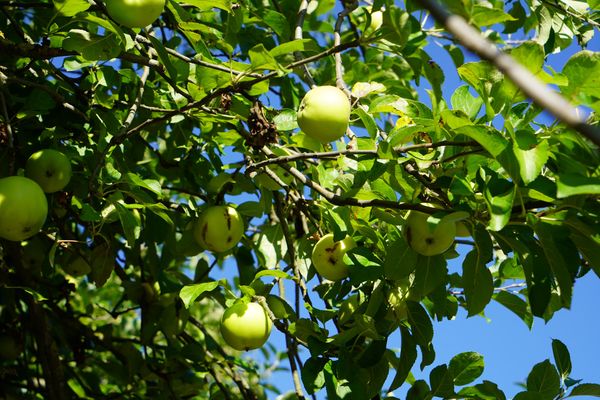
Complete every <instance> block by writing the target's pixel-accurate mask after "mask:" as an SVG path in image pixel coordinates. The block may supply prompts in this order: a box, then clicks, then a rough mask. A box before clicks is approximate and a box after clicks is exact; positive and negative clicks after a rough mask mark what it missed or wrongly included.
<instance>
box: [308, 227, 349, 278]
mask: <svg viewBox="0 0 600 400" xmlns="http://www.w3.org/2000/svg"><path fill="white" fill-rule="evenodd" d="M354 247H356V243H355V242H354V240H353V239H352V238H351V237H350V236H346V237H345V238H344V239H343V240H340V241H337V242H334V240H333V233H329V234H327V235H325V236H323V237H322V238H321V239H320V240H319V241H318V242H317V244H316V245H315V247H314V248H313V252H312V262H313V265H314V266H315V269H316V270H317V272H318V273H319V275H321V276H322V277H323V278H326V279H329V280H330V281H339V280H340V279H344V278H346V277H347V276H348V275H349V269H348V265H347V264H346V263H345V262H344V254H346V252H347V251H348V250H350V249H353V248H354Z"/></svg>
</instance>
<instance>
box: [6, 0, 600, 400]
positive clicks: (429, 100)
mask: <svg viewBox="0 0 600 400" xmlns="http://www.w3.org/2000/svg"><path fill="white" fill-rule="evenodd" d="M405 3H406V6H405V5H403V4H400V2H393V1H391V0H386V1H383V0H375V1H374V2H373V4H372V6H373V8H372V9H373V10H379V9H381V8H382V7H384V18H383V25H382V27H381V28H380V29H378V30H376V31H374V32H370V31H369V30H366V31H367V34H363V33H362V32H364V31H365V28H366V27H367V26H369V24H370V17H369V15H368V13H367V12H366V8H365V5H366V4H362V2H361V4H360V5H359V6H358V7H356V6H357V4H354V3H352V2H340V3H339V4H336V3H335V2H334V1H333V0H324V1H318V2H317V1H310V2H300V1H299V0H281V1H268V0H242V1H240V2H233V1H230V0H213V1H202V0H190V1H177V0H170V1H169V2H167V6H166V8H165V10H164V12H163V14H162V15H161V17H160V18H159V19H158V20H157V21H155V22H154V24H153V25H152V26H150V27H147V28H145V29H142V30H139V29H136V30H132V29H129V28H125V27H122V26H119V25H118V24H116V23H115V22H113V21H111V20H110V19H109V18H108V16H107V13H106V9H105V6H104V4H103V3H101V2H100V1H89V2H88V1H83V0H54V1H53V2H49V1H48V0H39V1H35V0H27V1H24V2H0V11H2V15H3V16H5V17H6V18H0V55H1V57H0V106H1V109H0V177H4V176H10V175H15V174H21V173H22V168H24V167H25V163H26V160H27V159H28V158H29V156H30V155H31V154H32V153H34V152H36V151H38V150H40V149H43V148H54V149H58V150H60V151H62V152H63V153H64V154H66V155H67V156H68V157H69V158H70V160H71V163H72V166H73V177H72V179H71V182H70V183H69V185H68V186H67V187H66V189H65V190H64V191H61V192H57V193H53V194H48V195H47V197H48V201H49V205H50V210H51V211H50V214H49V217H48V220H47V221H46V224H45V226H44V228H43V230H42V232H40V233H39V234H37V235H36V236H34V237H32V238H31V239H29V240H27V241H26V242H22V243H20V242H10V241H6V240H1V241H0V245H1V252H0V255H1V256H2V257H1V260H2V261H1V263H0V282H1V285H0V286H1V287H0V322H1V323H0V335H1V338H0V340H2V341H5V342H6V341H8V343H9V346H8V347H9V348H13V349H17V350H18V354H16V355H15V354H12V355H11V354H8V355H9V356H10V357H6V354H3V357H4V358H3V359H2V360H0V376H1V378H2V379H1V381H2V382H3V384H2V386H1V388H0V392H1V393H2V395H3V396H4V397H5V398H47V399H63V398H151V397H153V398H197V399H209V398H210V399H238V398H239V399H242V398H243V399H265V398H267V397H270V396H272V395H273V393H278V390H279V389H278V388H277V387H276V386H275V385H274V383H273V382H270V381H268V376H269V373H270V372H272V369H278V368H283V367H280V364H282V363H287V365H289V369H290V372H291V374H292V375H293V376H294V378H295V379H294V380H295V382H296V383H297V385H296V387H295V391H293V392H290V393H287V394H284V395H282V397H280V398H286V399H292V398H302V396H304V395H305V394H303V393H308V394H309V395H311V394H313V393H319V395H321V394H323V393H326V395H327V398H329V399H338V398H344V399H368V398H383V397H385V396H386V393H388V392H390V391H393V390H395V389H397V388H399V387H401V386H402V385H409V386H410V390H409V391H408V397H407V398H409V399H426V398H427V399H429V398H432V397H442V398H450V397H454V398H455V397H456V396H458V397H460V398H478V399H504V398H506V397H505V395H504V393H503V392H502V391H501V389H500V388H498V387H497V385H496V384H494V383H493V382H489V381H485V380H484V381H479V382H477V379H478V378H479V376H480V375H481V373H482V371H483V367H484V363H483V359H482V357H481V356H480V355H479V354H477V353H472V352H467V353H461V354H458V355H456V356H455V357H454V358H453V359H452V360H451V361H450V362H449V363H448V364H442V365H437V366H435V367H434V368H433V369H432V370H431V373H430V375H429V380H428V381H424V380H415V379H414V378H413V376H412V374H411V370H413V368H421V369H422V368H424V367H426V366H428V365H434V362H435V349H434V348H433V345H432V339H433V336H434V328H435V321H441V320H444V319H451V318H454V317H456V316H457V314H458V313H459V309H464V310H466V311H467V313H468V315H470V316H473V315H481V314H483V313H484V312H485V308H486V306H487V305H488V304H489V303H490V302H491V301H496V302H498V303H499V304H501V305H503V306H505V307H507V308H508V309H510V310H511V311H513V312H514V313H515V315H516V316H517V317H518V318H520V319H522V320H523V321H524V322H525V323H526V324H527V325H528V326H531V324H532V321H533V319H534V317H539V318H542V319H543V320H546V321H548V320H550V319H551V318H552V316H553V314H554V313H556V312H557V311H559V310H561V309H565V308H567V309H568V308H569V307H570V304H571V300H572V296H573V286H574V283H575V281H576V280H577V279H579V278H581V277H582V276H584V275H585V274H587V273H595V274H597V275H599V276H600V202H599V201H598V199H599V197H598V196H599V195H600V169H599V168H598V165H599V164H600V153H599V152H598V148H597V147H596V146H594V145H593V144H591V143H590V142H588V141H587V140H586V139H584V138H582V137H581V136H579V134H578V133H577V132H575V131H573V130H572V129H569V128H566V127H564V126H563V125H561V124H560V123H558V122H556V121H550V122H548V118H543V114H542V113H543V110H542V109H540V108H539V107H537V106H536V105H534V104H533V103H531V102H530V101H528V100H527V99H526V98H525V96H524V95H523V94H522V93H521V91H520V90H519V88H518V87H516V86H515V85H514V84H512V83H511V82H510V81H507V80H505V79H503V76H502V74H501V73H500V72H499V71H498V70H497V69H496V67H495V66H494V65H492V64H491V63H489V62H487V61H469V62H465V60H466V59H471V58H468V57H471V56H470V55H469V56H467V54H466V52H465V51H464V48H463V47H462V46H461V44H460V43H458V42H457V41H456V40H455V39H454V38H453V37H451V36H449V35H448V34H446V33H445V31H444V30H443V29H441V28H440V27H438V26H437V25H434V24H433V22H432V19H431V18H426V15H427V13H426V12H425V11H424V10H422V9H420V8H419V6H418V5H417V4H418V3H417V2H412V1H410V2H409V1H407V2H405ZM506 3H507V4H505V2H503V1H496V0H493V1H485V2H484V1H482V2H472V1H466V0H465V1H456V0H452V1H445V2H444V4H445V6H446V7H448V9H449V10H450V11H451V12H453V13H455V14H458V15H460V16H462V17H464V18H465V19H466V20H467V21H469V22H470V23H471V24H472V25H473V26H475V27H477V28H478V29H479V30H481V33H482V34H483V35H485V36H486V37H487V38H488V39H490V40H492V41H494V42H495V43H496V44H497V45H498V46H500V47H501V48H503V49H504V50H506V51H507V52H509V53H510V54H511V55H512V56H513V57H514V59H516V60H517V61H519V62H520V63H522V64H523V65H525V66H527V67H528V68H529V69H530V70H531V72H533V73H534V74H535V75H536V76H537V77H538V78H540V79H542V80H543V81H545V82H547V83H549V84H552V85H554V86H555V87H556V88H557V89H558V90H559V91H560V92H561V93H562V94H563V95H564V96H565V97H566V98H567V99H568V100H570V101H571V102H573V103H576V104H581V105H584V106H585V107H586V109H587V110H590V111H591V112H592V113H591V117H590V123H591V124H597V117H596V113H597V112H599V111H600V91H599V88H600V82H599V81H598V79H599V78H598V77H599V76H600V55H599V54H598V53H594V52H591V51H588V50H585V48H586V45H587V43H588V42H589V41H590V40H591V39H592V37H593V36H594V34H597V32H596V30H597V27H598V24H599V23H600V3H599V2H598V1H597V0H589V1H587V2H586V1H575V0H569V1H562V2H555V1H545V0H539V1H538V0H536V1H533V0H526V1H512V2H506ZM343 7H346V8H343ZM299 10H300V12H299ZM339 12H341V13H340V14H339V16H338V13H339ZM304 14H305V15H304ZM302 18H304V19H302ZM298 21H300V25H299V27H300V28H301V29H300V35H298V30H297V29H295V28H296V25H297V24H298ZM513 38H519V40H517V41H514V40H513ZM521 39H522V40H521ZM434 41H436V42H437V43H442V44H443V46H444V48H445V49H446V50H447V51H448V53H449V55H450V56H451V57H452V59H453V61H454V63H455V66H444V68H454V67H455V68H456V69H457V71H458V75H459V76H460V79H461V80H462V83H461V85H460V86H459V87H456V88H455V89H454V88H452V91H448V88H447V86H445V85H444V81H445V79H446V75H447V74H448V71H447V70H444V68H442V67H440V65H438V64H436V62H435V61H433V60H432V56H431V55H430V54H429V53H430V51H431V47H430V46H431V43H433V42H434ZM574 41H575V42H576V43H577V45H579V46H580V47H581V51H579V52H577V53H576V54H575V55H574V56H572V57H571V58H570V59H569V60H568V62H567V63H566V65H565V66H564V68H563V70H562V71H557V70H554V69H553V68H551V67H550V66H549V65H548V64H547V57H548V56H549V55H550V54H552V53H555V52H559V51H561V50H564V49H565V48H566V47H568V46H570V45H571V44H572V43H573V42H574ZM336 67H341V69H339V71H342V73H341V74H340V75H339V76H337V75H336ZM336 78H338V81H339V82H345V84H347V85H348V87H349V88H350V91H351V93H352V96H353V97H352V100H353V108H352V115H351V122H350V125H351V132H349V135H348V136H347V137H346V138H345V139H343V140H338V141H336V142H334V143H332V144H327V145H323V144H320V143H319V142H316V141H315V140H313V139H311V138H310V137H308V136H306V135H304V134H303V133H302V132H299V130H298V128H297V123H296V110H297V108H298V105H299V103H300V101H301V99H302V97H303V95H304V93H306V91H307V90H308V89H309V84H310V82H312V80H314V81H315V82H316V83H317V84H318V85H326V84H329V85H335V84H336ZM423 88H428V89H427V90H424V89H423ZM276 166H278V168H275V167H276ZM279 167H281V168H279ZM282 169H283V170H285V171H287V172H286V174H287V173H289V174H290V175H291V176H292V178H293V179H287V178H289V177H288V176H286V179H285V181H284V180H282V179H283V178H282V177H281V175H280V173H281V170H282ZM257 172H260V173H262V174H263V175H264V174H265V173H266V174H267V175H268V177H269V178H270V179H272V180H273V181H274V182H276V183H277V184H279V185H280V186H281V188H280V189H279V190H272V184H273V182H271V188H268V187H266V186H268V185H264V184H260V182H259V180H258V179H256V177H257V176H259V175H256V173H257ZM278 172H279V174H278ZM287 182H290V183H287ZM221 203H231V204H234V205H235V206H236V209H237V211H238V212H239V213H240V214H241V215H242V216H243V218H244V219H245V223H246V231H245V236H244V238H243V239H242V241H241V242H240V243H239V245H238V246H237V247H235V248H234V249H233V250H231V251H228V252H226V253H222V254H213V253H211V252H209V251H202V249H199V248H198V246H197V244H196V243H195V242H194V240H193V239H192V235H191V230H192V227H193V224H194V222H195V220H196V219H197V218H198V217H199V214H200V213H201V212H202V210H203V209H205V208H206V207H208V206H210V205H214V204H221ZM425 203H427V204H429V205H424V204H425ZM409 209H418V210H421V211H424V212H428V213H430V214H434V216H435V217H438V218H437V219H436V218H434V219H436V220H438V221H439V218H450V219H453V220H455V221H459V220H460V221H462V222H463V223H464V224H465V225H466V226H467V228H468V230H469V232H470V234H471V238H468V239H460V240H457V241H456V243H461V244H464V245H466V248H468V250H467V251H466V253H463V252H461V253H460V254H459V252H458V251H457V250H456V246H453V247H452V248H451V249H450V250H448V251H447V252H445V253H444V254H442V255H435V256H431V257H425V256H422V255H419V254H417V253H415V252H414V251H413V250H412V249H411V248H410V247H409V246H408V245H407V243H406V241H405V238H404V236H403V235H402V232H401V231H402V225H403V223H404V217H405V215H406V211H407V210H409ZM328 232H333V233H334V236H335V238H336V239H338V240H340V239H342V238H343V237H345V235H346V234H348V235H350V236H352V238H353V239H354V240H355V241H356V243H357V244H358V245H357V247H356V248H354V249H353V250H351V251H350V252H349V253H348V254H347V256H346V257H348V258H349V259H348V261H349V263H350V264H351V267H350V276H349V278H348V279H345V280H343V281H340V282H335V283H333V282H329V281H326V280H321V279H320V278H319V277H318V276H316V272H315V269H314V267H313V266H312V264H311V261H310V256H311V251H312V247H313V246H314V244H315V243H316V241H317V240H318V238H319V237H320V236H322V235H324V234H326V233H328ZM74 259H76V260H77V262H78V263H80V265H85V266H86V268H84V269H83V271H84V275H83V276H76V275H79V274H77V273H73V272H72V271H73V270H72V268H71V269H70V266H71V265H72V263H73V262H74V261H73V260H74ZM450 262H452V263H457V265H462V269H461V268H459V270H458V271H452V272H451V271H449V269H448V265H449V263H450ZM81 263H83V264H81ZM70 271H71V272H70ZM79 271H81V269H79ZM85 271H89V273H87V274H85ZM590 271H593V272H590ZM407 286H408V287H409V289H408V294H407V295H406V296H407V297H406V313H403V314H402V315H400V313H397V312H394V309H393V308H394V307H393V306H392V305H391V304H390V303H389V302H388V298H389V296H390V293H392V292H394V291H395V290H398V288H399V287H407ZM283 289H286V290H285V291H284V290H283ZM352 296H354V297H352ZM239 297H243V301H249V300H251V299H253V300H256V301H259V302H261V304H263V306H265V307H268V308H269V310H270V311H271V312H270V314H271V317H273V318H274V319H275V327H274V329H278V330H279V331H281V332H283V333H284V334H285V337H286V340H285V343H286V347H285V348H283V347H280V348H278V347H277V346H275V345H274V344H273V343H269V342H268V343H267V345H265V347H263V349H262V356H263V357H262V359H263V361H257V360H252V359H250V358H248V357H247V356H246V355H245V354H243V353H240V352H236V351H234V350H233V349H231V348H229V347H227V346H226V345H225V343H224V341H223V339H222V338H221V336H220V334H219V319H220V317H221V314H222V312H223V310H224V308H226V307H229V306H231V305H232V304H233V303H234V302H235V301H238V298H239ZM349 298H352V299H353V300H352V301H353V302H354V303H353V304H352V305H351V306H350V308H348V307H349V306H348V305H346V306H345V307H346V308H345V310H346V314H345V315H344V320H343V323H341V322H340V320H339V318H338V314H337V310H338V309H339V308H340V307H342V305H343V304H345V301H346V299H349ZM282 300H284V302H282ZM348 309H350V310H351V311H348ZM348 312H350V313H351V315H350V316H348ZM398 331H399V332H400V336H401V349H400V350H399V351H396V350H394V348H393V347H392V346H391V345H390V343H388V342H387V339H388V338H389V337H390V335H391V334H393V333H394V332H398ZM5 347H6V346H5ZM299 349H300V350H299ZM552 350H553V355H554V357H553V359H554V361H553V362H552V361H550V360H549V359H548V360H545V361H543V362H541V363H539V364H537V365H535V366H534V367H533V369H532V370H531V373H530V374H529V376H528V377H527V381H526V389H525V391H523V392H522V393H519V394H518V395H517V396H516V397H515V399H555V398H566V397H573V396H581V395H590V396H596V397H600V386H598V385H595V384H592V383H582V382H579V381H576V380H574V379H572V378H571V376H570V372H571V362H570V357H569V352H568V350H567V348H566V347H565V346H564V345H563V344H562V343H561V342H559V341H558V340H556V341H554V342H553V345H552ZM13 355H14V357H13ZM417 359H419V360H420V363H419V364H416V361H417ZM286 368H287V367H286ZM515 378H516V379H517V378H520V377H515ZM290 382H292V379H291V378H290ZM379 396H381V397H379ZM390 398H391V397H390Z"/></svg>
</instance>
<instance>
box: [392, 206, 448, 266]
mask: <svg viewBox="0 0 600 400" xmlns="http://www.w3.org/2000/svg"><path fill="white" fill-rule="evenodd" d="M428 218H429V214H425V213H422V212H420V211H415V210H411V211H409V212H408V215H407V216H406V222H405V224H404V226H403V229H402V232H403V233H404V237H405V238H406V241H407V242H408V244H409V246H410V247H412V249H413V250H414V251H416V252H417V253H419V254H422V255H424V256H434V255H436V254H442V253H443V252H445V251H446V250H448V249H449V248H450V246H452V243H454V237H455V236H456V224H455V223H454V222H453V221H444V220H443V219H442V220H440V221H439V222H438V223H437V224H436V225H434V224H433V223H430V222H429V221H428Z"/></svg>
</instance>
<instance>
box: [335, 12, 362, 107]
mask: <svg viewBox="0 0 600 400" xmlns="http://www.w3.org/2000/svg"><path fill="white" fill-rule="evenodd" d="M357 5H358V3H357V2H356V1H353V2H351V3H350V4H349V5H345V7H344V9H343V10H342V11H341V12H340V13H339V14H338V17H337V20H336V22H335V28H334V31H333V45H334V46H339V45H340V44H341V43H342V35H341V33H340V32H341V30H342V24H343V23H344V19H345V18H346V16H348V15H349V14H350V13H351V12H352V10H354V9H355V8H356V6H357ZM333 57H334V60H335V85H336V86H337V87H338V88H339V89H341V90H343V91H344V93H346V96H348V97H351V95H352V93H350V90H348V87H347V86H346V82H344V66H343V65H342V53H335V55H334V56H333Z"/></svg>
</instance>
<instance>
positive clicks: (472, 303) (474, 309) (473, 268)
mask: <svg viewBox="0 0 600 400" xmlns="http://www.w3.org/2000/svg"><path fill="white" fill-rule="evenodd" d="M462 283H463V287H464V289H465V297H466V300H467V310H468V311H469V316H472V315H476V314H479V313H480V312H481V311H483V309H484V308H485V306H486V305H487V304H488V303H489V302H490V300H491V298H492V294H493V293H494V282H493V279H492V273H491V272H490V270H489V269H488V268H487V267H486V261H485V259H483V258H482V255H481V254H480V252H479V251H478V250H477V249H474V250H472V251H471V252H469V253H468V254H467V256H466V257H465V260H464V261H463V276H462Z"/></svg>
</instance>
